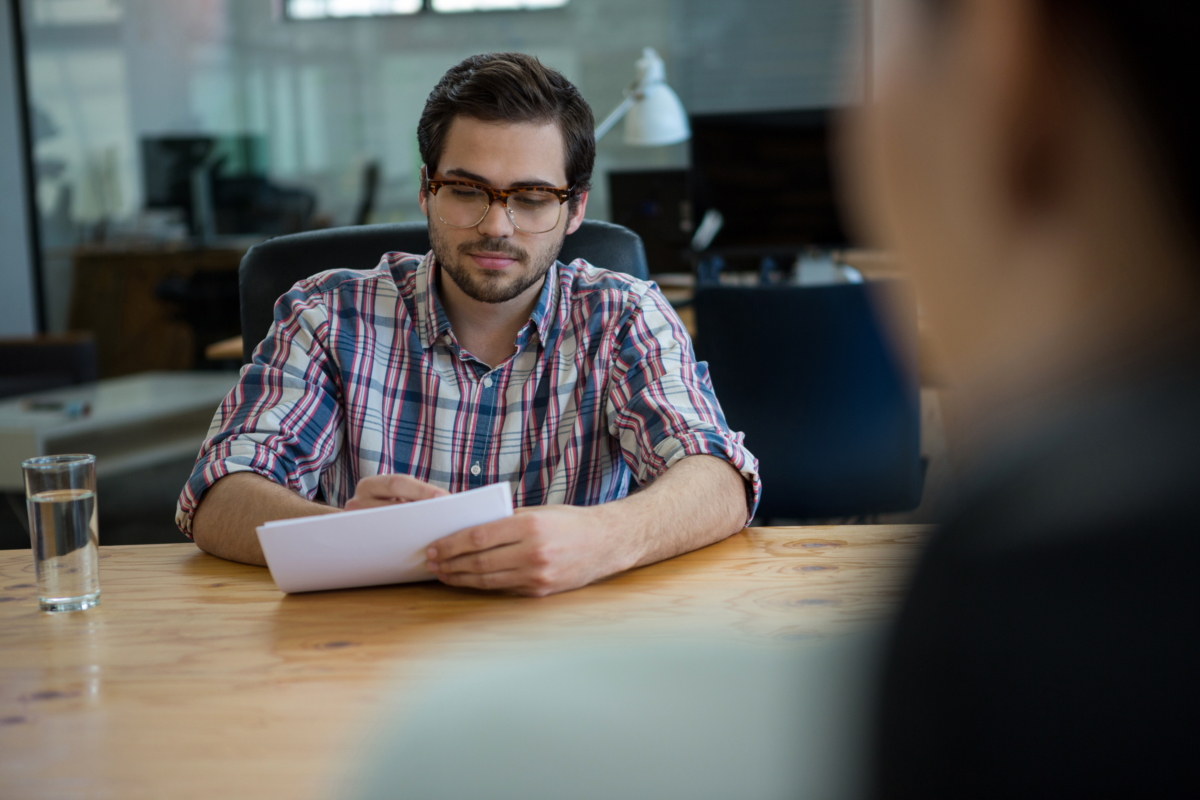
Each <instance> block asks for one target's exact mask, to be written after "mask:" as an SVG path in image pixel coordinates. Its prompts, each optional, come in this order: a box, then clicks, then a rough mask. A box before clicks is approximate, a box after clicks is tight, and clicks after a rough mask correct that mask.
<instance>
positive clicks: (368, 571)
mask: <svg viewBox="0 0 1200 800" xmlns="http://www.w3.org/2000/svg"><path fill="white" fill-rule="evenodd" d="M512 513H513V504H512V491H511V490H510V489H509V486H508V484H507V483H496V484H492V485H491V486H484V487H483V488H481V489H472V490H471V491H469V492H462V493H460V494H452V495H447V496H445V497H435V498H433V499H432V500H418V501H416V502H412V503H398V504H396V505H393V506H383V507H381V508H368V509H363V510H362V511H343V512H342V513H340V514H322V515H320V516H316V517H300V518H298V519H283V520H278V521H276V522H268V523H266V524H265V525H262V526H261V527H259V528H258V541H259V543H260V544H261V545H262V549H263V554H264V555H265V556H266V557H267V567H268V568H269V569H270V570H271V577H272V578H274V579H275V585H276V586H278V587H279V588H280V589H281V590H282V591H284V592H288V593H291V592H315V591H320V590H322V589H349V588H351V587H353V586H378V585H381V584H387V583H407V582H410V581H423V580H430V579H432V578H433V576H432V575H430V574H429V572H428V570H426V569H425V549H426V548H427V547H429V545H430V543H431V542H433V541H435V540H437V539H440V538H442V537H443V536H448V535H449V534H451V533H454V532H455V531H460V530H462V529H463V528H469V527H471V526H472V525H482V524H483V523H485V522H492V521H494V520H498V519H503V518H504V517H510V516H512Z"/></svg>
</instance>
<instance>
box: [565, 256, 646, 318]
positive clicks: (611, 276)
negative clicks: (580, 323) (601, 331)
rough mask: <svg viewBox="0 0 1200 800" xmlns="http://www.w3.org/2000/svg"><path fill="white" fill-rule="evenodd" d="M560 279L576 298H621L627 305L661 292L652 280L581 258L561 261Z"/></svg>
mask: <svg viewBox="0 0 1200 800" xmlns="http://www.w3.org/2000/svg"><path fill="white" fill-rule="evenodd" d="M559 281H560V283H561V284H562V286H563V288H564V290H566V291H567V292H568V294H569V297H570V298H571V299H572V300H573V301H576V302H588V301H591V300H598V299H604V300H606V301H611V300H612V299H614V298H620V299H622V300H623V301H624V304H626V305H635V306H636V305H638V304H640V303H641V302H642V301H643V300H644V299H646V298H650V297H653V296H654V295H656V294H658V292H657V291H656V288H657V287H656V286H655V285H654V283H653V282H652V281H647V280H642V279H641V278H638V277H635V276H633V275H630V274H628V273H625V272H617V271H616V270H611V269H604V268H603V267H598V266H596V265H595V264H591V263H589V262H587V261H585V260H583V259H582V258H577V259H575V260H574V261H572V262H571V263H569V264H563V263H561V262H560V263H559Z"/></svg>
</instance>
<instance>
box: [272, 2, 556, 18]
mask: <svg viewBox="0 0 1200 800" xmlns="http://www.w3.org/2000/svg"><path fill="white" fill-rule="evenodd" d="M569 2H570V0H287V2H286V5H285V10H286V14H287V17H288V19H336V18H342V17H382V16H397V15H407V14H416V13H417V12H419V11H422V10H429V11H434V12H438V13H443V14H458V13H462V12H465V11H520V10H536V9H542V8H561V7H563V6H565V5H566V4H567V3H569Z"/></svg>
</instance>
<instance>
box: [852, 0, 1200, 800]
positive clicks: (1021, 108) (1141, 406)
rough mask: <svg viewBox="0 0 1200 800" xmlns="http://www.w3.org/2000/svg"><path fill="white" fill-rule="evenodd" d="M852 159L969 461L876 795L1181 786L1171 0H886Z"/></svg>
mask: <svg viewBox="0 0 1200 800" xmlns="http://www.w3.org/2000/svg"><path fill="white" fill-rule="evenodd" d="M890 8H891V10H893V11H894V12H895V14H896V16H895V17H894V19H893V20H892V24H889V25H888V26H886V28H885V43H884V45H883V48H882V51H883V52H882V53H881V55H880V63H879V70H878V73H877V74H878V75H879V76H880V77H879V81H878V90H877V91H878V93H877V97H876V102H875V103H873V104H872V105H871V106H870V107H869V108H868V109H867V112H866V113H865V115H864V116H863V117H862V118H861V119H860V120H859V123H858V124H857V125H856V126H854V127H852V129H851V130H852V134H851V142H850V144H851V145H852V147H851V148H850V152H852V153H853V154H854V158H852V159H850V160H849V161H848V163H849V165H850V167H851V169H852V170H855V171H856V172H857V175H856V176H855V177H856V182H855V183H856V185H855V191H856V192H857V194H858V196H859V197H860V198H861V199H862V201H863V202H862V203H861V205H862V207H863V209H864V210H865V215H864V220H865V221H866V222H867V223H868V224H869V225H872V226H874V230H875V231H876V233H877V234H878V235H879V236H880V238H881V239H882V240H884V241H885V242H886V243H887V244H889V245H890V246H892V247H894V248H895V249H896V251H897V252H898V253H899V254H900V255H901V257H902V259H903V262H904V265H905V267H906V269H907V270H908V271H910V273H911V274H912V275H913V277H914V278H915V280H916V282H917V285H918V290H919V294H920V297H921V299H922V302H923V304H924V308H925V311H926V313H927V315H928V318H929V320H930V322H931V325H932V327H933V328H934V329H935V332H936V335H937V336H938V338H939V339H940V343H941V345H942V347H943V354H944V355H945V360H946V363H947V366H948V371H949V373H950V375H951V378H952V382H953V385H954V394H955V395H956V398H955V402H956V405H957V407H958V413H957V415H956V417H957V420H958V425H957V427H958V428H959V429H960V433H962V434H963V436H962V439H961V442H960V444H961V446H962V448H963V450H964V463H965V464H966V469H965V473H966V475H968V476H969V477H967V478H965V479H964V480H963V482H962V485H961V487H960V489H959V501H958V503H957V507H956V508H955V509H953V510H952V511H951V512H950V513H949V514H947V515H946V516H945V517H944V519H945V520H946V524H945V525H944V526H943V527H942V528H941V529H940V530H939V531H938V532H937V533H936V535H935V536H934V537H933V539H932V541H931V542H930V544H929V546H928V549H927V551H926V552H925V554H924V556H923V559H922V561H921V563H920V566H919V568H918V570H917V573H916V575H915V578H914V582H913V584H912V586H911V589H910V591H909V594H908V597H907V599H906V602H905V604H904V606H903V610H902V612H901V614H900V616H899V619H898V621H897V624H896V626H895V629H894V631H893V636H892V640H891V644H890V646H889V650H888V654H887V658H886V666H885V677H884V680H883V685H882V701H881V711H880V714H879V719H878V722H879V727H878V730H877V734H876V737H877V739H876V741H877V770H876V775H875V781H876V787H877V794H878V796H880V797H946V796H955V797H1028V796H1033V795H1037V796H1048V797H1094V796H1102V795H1103V796H1128V797H1133V796H1144V797H1163V796H1177V795H1182V794H1184V793H1187V794H1188V795H1189V796H1196V794H1195V793H1196V792H1197V791H1198V790H1200V786H1198V781H1197V776H1198V774H1200V766H1198V765H1200V758H1198V757H1197V752H1196V749H1197V746H1198V745H1200V700H1198V698H1200V689H1198V683H1200V642H1198V638H1200V524H1198V522H1197V520H1198V519H1200V516H1198V515H1200V336H1198V325H1197V319H1198V317H1200V314H1198V313H1197V311H1198V308H1200V305H1198V304H1200V290H1198V289H1200V252H1198V250H1200V248H1198V243H1197V238H1196V232H1197V230H1200V227H1198V224H1200V148H1197V146H1196V143H1197V142H1198V141H1200V127H1198V126H1197V123H1196V121H1195V120H1196V116H1195V115H1193V114H1192V112H1191V108H1190V106H1191V98H1192V94H1193V92H1192V91H1191V89H1192V86H1193V85H1194V84H1193V83H1192V82H1191V81H1190V80H1189V76H1190V75H1192V74H1193V73H1192V72H1191V69H1192V67H1191V60H1192V58H1193V55H1192V44H1191V41H1190V38H1191V32H1190V26H1188V25H1186V24H1185V23H1184V20H1183V18H1182V16H1181V11H1182V9H1183V8H1184V6H1183V4H1181V3H1176V2H1165V1H1164V0H1143V1H1142V2H1136V3H1135V2H1118V1H1117V0H1090V1H1089V2H1085V0H897V2H896V3H893V4H891V5H890Z"/></svg>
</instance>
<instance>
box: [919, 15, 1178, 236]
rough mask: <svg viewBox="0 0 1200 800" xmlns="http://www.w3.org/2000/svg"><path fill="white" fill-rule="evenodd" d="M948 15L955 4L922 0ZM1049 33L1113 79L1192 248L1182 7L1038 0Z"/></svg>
mask: <svg viewBox="0 0 1200 800" xmlns="http://www.w3.org/2000/svg"><path fill="white" fill-rule="evenodd" d="M925 2H926V5H927V6H928V7H929V8H930V9H931V10H932V11H933V12H934V13H935V15H939V16H940V15H943V14H948V13H952V12H953V11H954V10H955V9H953V8H951V6H956V5H957V3H956V2H955V0H925ZM1038 6H1039V7H1040V10H1041V12H1042V14H1043V15H1044V19H1045V22H1046V24H1047V30H1048V32H1049V33H1050V34H1051V35H1053V36H1054V37H1055V39H1056V41H1058V42H1059V43H1060V44H1061V45H1064V46H1074V47H1075V48H1076V49H1077V50H1078V51H1080V52H1082V53H1083V54H1084V55H1085V56H1086V57H1087V58H1088V59H1089V60H1090V61H1092V62H1093V63H1095V64H1096V65H1097V66H1099V67H1100V68H1101V69H1102V70H1103V72H1104V73H1106V74H1101V75H1100V78H1101V79H1102V80H1110V82H1112V81H1111V79H1114V78H1115V83H1116V88H1117V91H1120V92H1123V93H1124V96H1123V97H1122V98H1121V99H1123V100H1127V101H1128V102H1129V103H1130V104H1131V110H1132V112H1133V114H1134V116H1135V124H1136V125H1137V126H1138V127H1139V128H1140V129H1141V131H1142V132H1144V134H1146V136H1145V139H1146V146H1145V147H1144V148H1143V149H1144V150H1145V156H1146V157H1148V158H1149V159H1150V162H1151V166H1152V167H1153V168H1155V169H1156V170H1157V172H1158V174H1159V176H1161V177H1162V178H1163V179H1164V180H1165V182H1166V188H1167V190H1168V191H1169V192H1170V193H1171V196H1172V199H1173V200H1174V201H1175V204H1176V205H1177V206H1178V207H1179V209H1180V212H1181V214H1180V216H1181V217H1182V221H1183V222H1184V223H1185V225H1186V227H1187V228H1188V229H1190V230H1189V231H1185V234H1187V233H1190V235H1191V236H1192V241H1193V245H1197V244H1200V240H1197V238H1196V237H1197V233H1196V231H1197V229H1198V227H1200V152H1198V148H1197V147H1196V142H1197V141H1200V122H1197V119H1198V116H1197V115H1196V114H1195V113H1193V111H1192V108H1191V104H1190V103H1189V102H1188V100H1187V96H1188V93H1187V90H1188V89H1190V88H1191V79H1190V78H1189V77H1188V76H1190V75H1192V74H1193V73H1192V69H1194V66H1193V64H1192V62H1193V61H1194V60H1195V55H1194V51H1193V50H1192V47H1193V43H1192V38H1193V36H1192V26H1191V25H1188V24H1186V22H1185V21H1184V14H1183V12H1184V11H1185V10H1186V9H1187V8H1188V6H1187V4H1185V3H1181V2H1179V1H1178V0H1137V1H1136V2H1134V1H1133V0H1039V3H1038Z"/></svg>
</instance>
